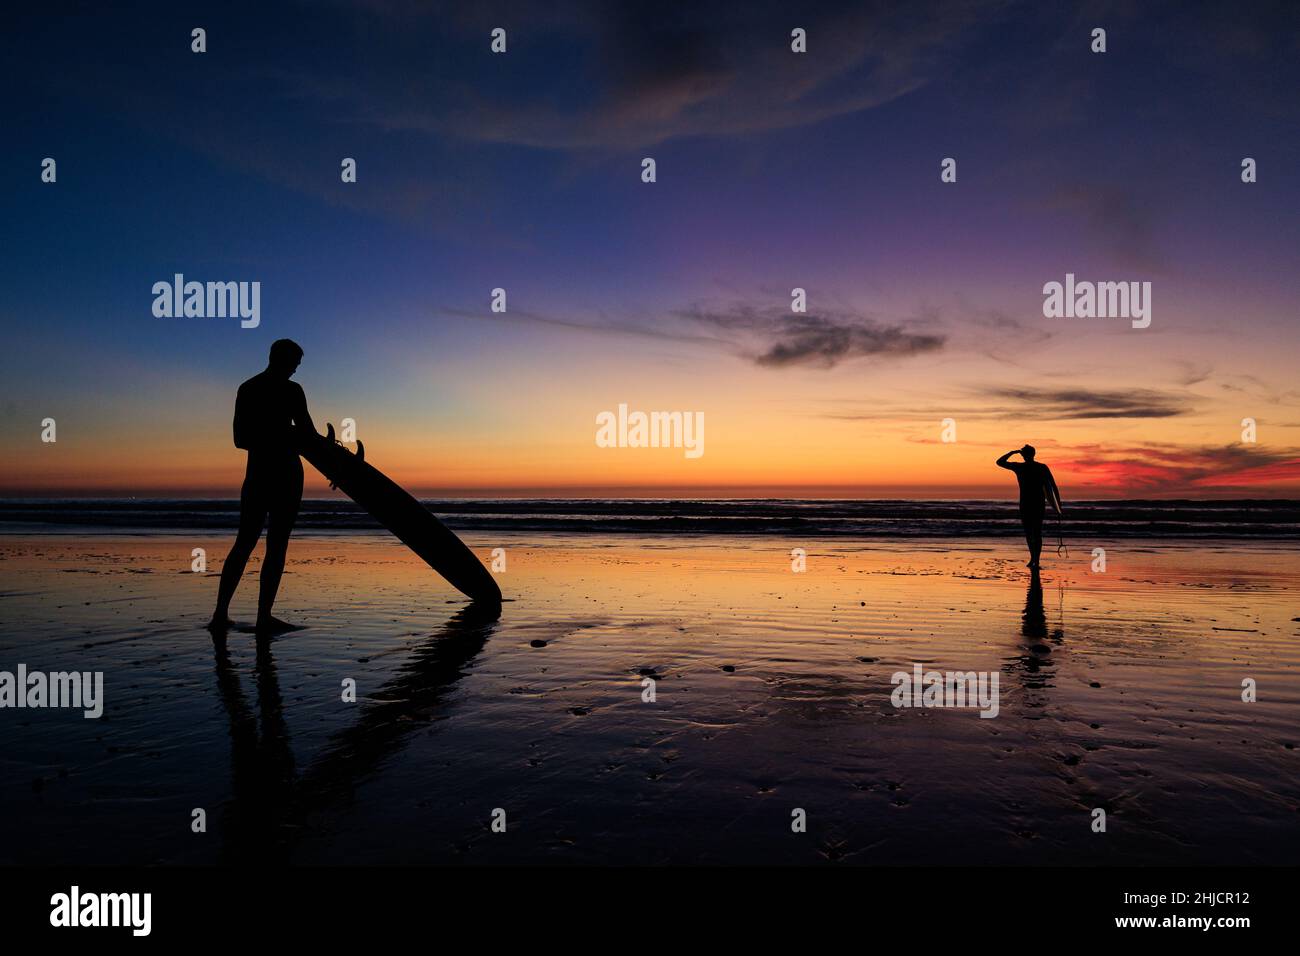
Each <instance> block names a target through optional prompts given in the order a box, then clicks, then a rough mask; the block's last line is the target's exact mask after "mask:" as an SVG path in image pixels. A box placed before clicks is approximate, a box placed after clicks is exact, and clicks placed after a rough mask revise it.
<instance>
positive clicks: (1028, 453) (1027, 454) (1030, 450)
mask: <svg viewBox="0 0 1300 956" xmlns="http://www.w3.org/2000/svg"><path fill="white" fill-rule="evenodd" d="M1037 453H1038V452H1037V451H1036V450H1035V449H1034V446H1033V445H1026V446H1025V447H1024V448H1022V449H1020V454H1021V455H1022V456H1023V457H1024V459H1025V461H1033V460H1034V455H1036V454H1037Z"/></svg>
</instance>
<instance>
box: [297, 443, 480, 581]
mask: <svg viewBox="0 0 1300 956" xmlns="http://www.w3.org/2000/svg"><path fill="white" fill-rule="evenodd" d="M326 428H327V430H328V434H326V435H315V436H314V438H308V439H306V441H304V443H303V447H302V448H301V454H302V457H304V458H306V459H307V461H309V462H310V463H311V464H312V466H313V467H314V468H315V469H316V470H317V471H319V472H320V473H321V474H322V475H324V476H325V477H326V478H328V479H329V482H330V485H331V487H337V488H339V489H341V490H342V491H343V493H344V494H346V495H347V496H348V497H349V498H351V499H352V500H353V501H355V502H356V503H357V504H359V505H360V506H361V507H362V508H364V509H365V510H366V511H367V512H368V513H369V514H370V516H371V517H372V518H374V519H375V520H376V521H378V522H379V523H380V524H382V525H383V526H384V527H385V528H387V529H388V530H389V531H391V532H392V533H393V535H394V536H395V537H396V538H397V539H398V540H399V541H401V542H402V544H404V545H406V546H407V547H408V548H410V549H411V550H412V551H414V552H415V553H416V554H418V555H419V556H420V557H421V558H423V559H424V561H425V563H426V564H428V565H429V567H431V568H433V570H435V571H437V572H438V573H439V574H441V575H442V576H443V577H444V578H446V579H447V581H448V583H449V584H451V586H452V587H454V588H456V590H458V591H460V592H461V593H462V594H464V595H465V596H466V597H469V598H471V599H472V600H475V601H489V602H494V603H498V604H499V603H500V602H501V589H500V588H499V587H497V583H496V581H495V580H493V578H492V574H491V573H490V572H489V571H488V569H487V568H485V567H484V566H483V563H482V562H481V561H479V559H478V558H477V557H475V555H474V552H473V551H471V550H470V549H469V548H468V547H466V546H465V542H463V541H461V540H460V538H458V537H456V535H455V534H454V533H453V532H452V531H451V529H450V528H448V527H447V526H446V525H445V524H443V523H442V522H441V521H439V520H438V519H437V518H436V517H434V516H433V515H432V514H431V513H430V512H429V509H427V508H426V507H424V505H422V504H420V503H419V502H418V501H416V500H415V499H414V498H413V497H411V495H410V494H409V493H408V492H407V491H405V490H404V489H403V488H401V487H400V486H399V485H398V484H397V482H395V481H393V480H392V479H391V478H389V477H388V476H387V475H385V474H384V473H383V472H382V471H380V470H379V469H378V468H376V467H375V466H374V465H372V464H370V463H369V462H368V461H366V460H365V454H366V449H365V446H364V445H362V444H361V442H357V450H356V452H355V453H353V452H351V451H348V449H346V448H345V447H343V445H342V444H340V443H339V442H338V441H336V440H335V438H334V426H333V425H330V424H327V425H326Z"/></svg>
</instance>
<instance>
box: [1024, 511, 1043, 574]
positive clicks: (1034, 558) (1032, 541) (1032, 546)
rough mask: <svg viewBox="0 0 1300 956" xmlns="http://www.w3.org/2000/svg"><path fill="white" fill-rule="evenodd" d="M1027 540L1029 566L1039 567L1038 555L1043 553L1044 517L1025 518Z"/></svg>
mask: <svg viewBox="0 0 1300 956" xmlns="http://www.w3.org/2000/svg"><path fill="white" fill-rule="evenodd" d="M1025 540H1026V542H1027V543H1028V544H1029V566H1030V567H1031V568H1035V569H1037V567H1038V557H1039V555H1041V554H1042V553H1043V518H1042V515H1039V516H1038V517H1037V518H1036V519H1030V518H1026V519H1025Z"/></svg>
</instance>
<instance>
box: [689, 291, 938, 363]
mask: <svg viewBox="0 0 1300 956" xmlns="http://www.w3.org/2000/svg"><path fill="white" fill-rule="evenodd" d="M677 315H678V316H680V317H682V318H684V319H686V320H688V321H690V322H692V323H696V324H698V325H702V326H705V327H713V328H717V329H720V330H724V331H725V332H727V333H728V334H729V335H734V334H736V333H739V334H741V335H742V336H745V337H746V338H747V339H748V340H749V343H750V346H751V348H750V351H748V352H747V353H746V357H747V358H749V359H750V360H751V361H753V362H754V364H756V365H762V366H766V367H768V368H784V367H787V366H793V365H805V366H811V367H814V368H833V367H835V366H836V365H838V364H839V363H840V362H844V361H847V360H850V359H856V358H875V357H883V358H906V357H909V356H913V355H920V354H922V353H925V352H936V351H938V350H940V349H942V348H943V345H944V341H945V339H944V336H942V335H938V334H932V333H928V332H911V331H908V330H906V329H905V328H903V327H902V326H901V325H897V324H889V323H882V322H877V321H875V320H873V319H871V318H868V317H864V316H861V315H856V314H852V313H845V312H839V313H835V312H822V313H820V314H817V315H813V314H809V313H793V312H790V311H788V310H787V309H784V308H781V307H772V308H767V309H757V308H754V307H753V306H749V305H736V306H731V307H728V308H722V309H712V308H706V307H700V306H692V307H691V308H688V309H683V310H681V311H680V312H678V313H677Z"/></svg>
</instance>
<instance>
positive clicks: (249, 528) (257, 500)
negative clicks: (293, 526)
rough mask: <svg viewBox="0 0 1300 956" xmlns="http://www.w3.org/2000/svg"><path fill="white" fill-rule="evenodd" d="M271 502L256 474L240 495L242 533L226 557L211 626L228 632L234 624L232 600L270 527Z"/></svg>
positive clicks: (248, 481) (247, 478)
mask: <svg viewBox="0 0 1300 956" xmlns="http://www.w3.org/2000/svg"><path fill="white" fill-rule="evenodd" d="M266 511H267V502H266V495H265V493H264V491H263V488H262V483H261V481H260V480H259V476H258V475H255V474H252V473H251V469H250V474H248V475H246V476H245V478H244V487H243V489H242V490H241V491H240V495H239V533H238V534H237V535H235V543H234V544H233V545H232V546H231V548H230V554H228V555H226V563H225V564H223V565H222V566H221V584H220V585H219V586H218V587H217V607H216V610H214V611H213V612H212V621H211V623H210V624H209V625H208V626H209V627H214V628H224V627H225V626H227V625H228V624H229V623H230V600H231V598H233V597H234V596H235V589H236V588H238V587H239V579H240V578H242V577H243V576H244V568H245V567H247V566H248V558H249V556H250V555H251V554H252V553H253V548H255V547H257V539H258V538H259V537H261V535H262V525H264V524H265V523H266Z"/></svg>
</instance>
